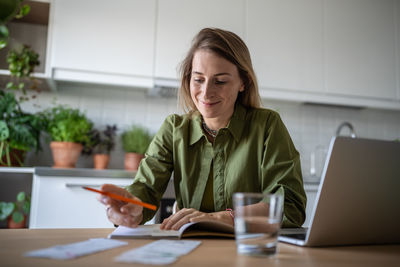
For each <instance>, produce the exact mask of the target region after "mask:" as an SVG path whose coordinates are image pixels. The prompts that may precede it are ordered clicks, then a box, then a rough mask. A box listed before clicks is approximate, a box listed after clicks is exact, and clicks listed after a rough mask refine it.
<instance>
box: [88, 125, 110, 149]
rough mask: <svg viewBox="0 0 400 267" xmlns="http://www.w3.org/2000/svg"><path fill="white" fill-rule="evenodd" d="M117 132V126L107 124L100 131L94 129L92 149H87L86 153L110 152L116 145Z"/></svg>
mask: <svg viewBox="0 0 400 267" xmlns="http://www.w3.org/2000/svg"><path fill="white" fill-rule="evenodd" d="M116 132H117V126H116V125H115V124H114V125H112V126H111V125H107V126H106V129H105V130H103V131H100V130H98V129H94V130H92V132H91V134H90V135H91V147H90V150H88V151H85V153H86V154H92V153H94V154H110V152H111V150H112V149H113V148H114V146H115V135H116Z"/></svg>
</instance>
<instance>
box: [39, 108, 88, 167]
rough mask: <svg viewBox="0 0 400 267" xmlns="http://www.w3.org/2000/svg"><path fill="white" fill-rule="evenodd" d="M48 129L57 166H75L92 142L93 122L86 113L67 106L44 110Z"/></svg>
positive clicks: (55, 165)
mask: <svg viewBox="0 0 400 267" xmlns="http://www.w3.org/2000/svg"><path fill="white" fill-rule="evenodd" d="M44 116H45V118H46V122H47V128H46V131H47V133H48V134H49V135H50V138H51V143H50V147H51V149H52V152H53V160H54V166H53V167H56V168H74V167H75V164H76V162H77V160H78V158H79V155H80V154H81V151H82V149H83V148H84V147H88V146H90V144H91V139H90V131H91V130H92V127H93V123H92V122H91V121H90V120H89V119H88V118H87V117H86V115H85V114H84V113H82V112H80V111H79V109H73V108H70V107H67V106H62V105H58V106H56V107H53V108H49V109H47V110H45V111H44Z"/></svg>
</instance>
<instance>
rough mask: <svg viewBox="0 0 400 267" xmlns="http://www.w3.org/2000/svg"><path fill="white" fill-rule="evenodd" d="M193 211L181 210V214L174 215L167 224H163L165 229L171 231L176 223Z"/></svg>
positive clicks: (166, 221)
mask: <svg viewBox="0 0 400 267" xmlns="http://www.w3.org/2000/svg"><path fill="white" fill-rule="evenodd" d="M191 212H192V211H191V209H181V210H180V211H179V212H177V213H175V214H172V215H171V216H169V217H168V219H167V220H165V222H163V228H162V229H165V230H171V229H172V226H173V225H175V223H176V222H178V221H179V220H181V219H182V218H183V217H185V216H186V215H187V214H190V213H191Z"/></svg>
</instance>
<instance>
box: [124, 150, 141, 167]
mask: <svg viewBox="0 0 400 267" xmlns="http://www.w3.org/2000/svg"><path fill="white" fill-rule="evenodd" d="M142 158H144V155H143V154H138V153H125V170H130V171H137V169H138V168H139V164H140V161H141V160H142Z"/></svg>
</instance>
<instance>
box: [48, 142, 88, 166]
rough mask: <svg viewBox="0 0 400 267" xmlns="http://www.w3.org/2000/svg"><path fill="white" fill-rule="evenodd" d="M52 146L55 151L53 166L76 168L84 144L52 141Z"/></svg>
mask: <svg viewBox="0 0 400 267" xmlns="http://www.w3.org/2000/svg"><path fill="white" fill-rule="evenodd" d="M50 147H51V151H52V152H53V161H54V165H53V168H75V164H76V162H77V161H78V158H79V155H80V154H81V151H82V149H83V146H82V144H78V143H72V142H51V143H50Z"/></svg>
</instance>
